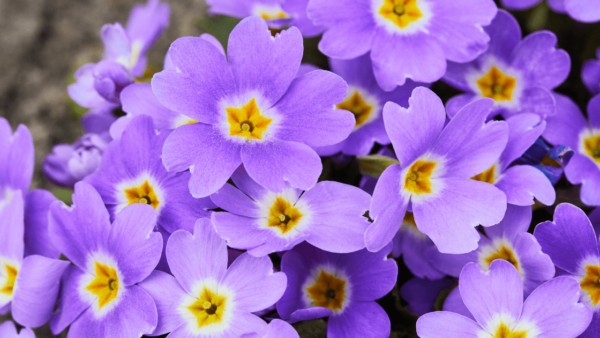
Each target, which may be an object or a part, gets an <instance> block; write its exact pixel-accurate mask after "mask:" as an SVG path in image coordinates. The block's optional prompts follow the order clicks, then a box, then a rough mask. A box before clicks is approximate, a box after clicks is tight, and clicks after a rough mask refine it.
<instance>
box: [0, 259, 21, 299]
mask: <svg viewBox="0 0 600 338" xmlns="http://www.w3.org/2000/svg"><path fill="white" fill-rule="evenodd" d="M4 272H5V278H4V285H0V293H3V294H5V295H8V296H12V294H13V291H14V290H15V281H16V280H17V274H18V273H19V270H18V269H17V268H16V267H15V266H13V265H10V264H7V263H5V264H4Z"/></svg>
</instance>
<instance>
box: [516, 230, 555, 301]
mask: <svg viewBox="0 0 600 338" xmlns="http://www.w3.org/2000/svg"><path fill="white" fill-rule="evenodd" d="M512 242H513V245H514V249H515V252H517V254H518V255H519V261H520V264H521V269H522V271H523V274H524V277H525V294H526V295H528V294H529V293H531V291H533V289H535V288H536V287H537V286H538V285H540V284H541V283H543V282H545V281H547V280H549V279H551V278H552V277H554V274H555V268H554V263H552V259H550V256H548V255H547V254H545V253H543V252H542V247H541V246H540V244H539V243H538V241H537V240H536V239H535V237H534V236H533V235H532V234H530V233H527V232H523V233H520V234H518V235H517V236H515V238H514V239H513V240H512Z"/></svg>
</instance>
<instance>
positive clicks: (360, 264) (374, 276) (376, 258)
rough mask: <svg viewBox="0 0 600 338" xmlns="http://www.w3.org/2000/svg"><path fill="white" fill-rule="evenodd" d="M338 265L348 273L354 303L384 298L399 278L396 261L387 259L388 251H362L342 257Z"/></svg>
mask: <svg viewBox="0 0 600 338" xmlns="http://www.w3.org/2000/svg"><path fill="white" fill-rule="evenodd" d="M337 264H338V265H341V266H344V267H345V269H346V271H348V274H349V278H350V280H351V282H352V301H358V302H371V301H375V300H377V299H379V298H382V297H383V296H385V295H386V294H388V293H389V292H390V291H392V289H393V288H394V285H395V284H396V280H397V277H398V266H397V264H396V261H395V260H394V259H392V258H388V257H387V250H382V251H380V252H376V253H371V252H368V251H366V250H361V251H358V252H354V253H351V254H348V255H341V256H339V258H338V260H337Z"/></svg>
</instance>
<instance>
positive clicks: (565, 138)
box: [543, 94, 587, 149]
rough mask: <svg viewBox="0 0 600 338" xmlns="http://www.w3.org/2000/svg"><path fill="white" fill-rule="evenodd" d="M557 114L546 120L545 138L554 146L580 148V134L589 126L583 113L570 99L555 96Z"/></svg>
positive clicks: (559, 95) (558, 95)
mask: <svg viewBox="0 0 600 338" xmlns="http://www.w3.org/2000/svg"><path fill="white" fill-rule="evenodd" d="M554 99H555V100H556V114H554V115H552V116H548V118H547V119H546V129H545V130H544V134H543V136H544V138H545V139H546V140H547V141H548V142H550V143H552V144H554V145H559V144H562V145H566V146H569V147H571V148H572V149H578V148H579V133H580V132H581V131H582V130H583V129H584V128H585V127H586V126H587V121H586V120H585V118H584V117H583V113H582V112H581V110H580V109H579V107H578V106H577V104H575V102H573V100H571V99H570V98H569V97H567V96H565V95H561V94H554Z"/></svg>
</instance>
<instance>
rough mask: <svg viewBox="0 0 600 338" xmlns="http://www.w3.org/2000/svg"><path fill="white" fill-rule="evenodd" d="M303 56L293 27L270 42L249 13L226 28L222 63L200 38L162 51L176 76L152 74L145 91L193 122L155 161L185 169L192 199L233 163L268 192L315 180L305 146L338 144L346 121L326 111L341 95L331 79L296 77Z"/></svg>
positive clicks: (315, 74) (215, 185) (317, 163)
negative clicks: (149, 89) (228, 31)
mask: <svg viewBox="0 0 600 338" xmlns="http://www.w3.org/2000/svg"><path fill="white" fill-rule="evenodd" d="M302 51H303V48H302V37H301V35H300V33H299V32H298V30H297V29H296V28H294V27H292V28H290V29H288V30H286V31H283V32H281V33H278V34H277V35H276V36H275V37H273V36H271V33H270V32H269V30H268V28H267V25H266V23H265V22H264V21H263V20H262V19H260V18H257V17H251V18H246V19H244V20H242V22H240V23H239V24H238V25H237V26H236V27H235V28H234V30H233V31H232V32H231V35H230V37H229V43H228V53H227V58H226V57H225V55H223V53H222V52H221V51H220V50H219V49H218V48H217V47H215V46H214V45H213V44H212V43H210V42H207V41H206V40H204V39H202V38H180V39H178V40H176V41H175V42H174V43H173V44H172V45H171V48H170V55H171V59H172V61H173V63H174V64H175V65H176V67H177V71H172V70H171V71H169V70H165V71H162V72H160V73H158V74H156V75H155V76H154V78H153V80H152V89H153V91H154V94H155V95H156V97H157V98H158V100H159V101H160V102H161V103H162V104H163V105H164V106H165V107H167V108H168V109H171V110H173V111H176V112H179V113H184V114H186V115H187V116H190V117H191V118H193V119H196V120H198V121H199V122H198V123H195V124H190V125H184V126H182V127H179V128H177V129H175V130H174V131H173V132H172V133H171V134H170V135H169V137H168V138H167V140H166V142H165V146H164V148H163V163H164V165H165V167H166V168H167V170H168V171H172V172H179V171H185V170H188V169H190V173H191V178H190V183H189V187H190V191H191V193H192V195H193V196H194V197H205V196H208V195H210V194H212V193H214V192H215V191H217V190H218V189H220V188H221V187H222V186H223V185H224V184H225V182H227V180H228V179H229V177H230V176H231V174H232V173H233V172H234V171H235V170H236V169H237V168H238V167H239V166H240V165H242V164H243V166H244V168H245V169H246V171H247V172H248V174H249V175H250V177H252V179H253V180H255V181H256V182H258V183H259V184H261V185H263V186H265V187H267V188H269V189H271V190H274V191H279V190H281V189H283V188H284V187H285V184H286V182H289V183H290V184H291V185H292V186H293V187H295V188H299V189H303V190H306V189H309V188H311V187H312V186H313V185H314V184H315V183H316V182H317V178H318V177H319V174H320V173H321V169H322V165H321V160H320V158H319V156H318V155H317V153H316V152H315V151H314V150H313V149H312V148H311V147H317V146H327V145H331V144H335V143H338V142H340V141H342V140H343V139H345V138H346V137H347V136H348V134H349V133H350V131H351V130H352V127H353V125H354V119H353V116H352V114H350V113H349V112H346V111H341V110H340V111H338V110H335V109H334V105H335V104H337V103H339V102H341V101H342V100H343V98H344V96H345V93H346V90H347V86H346V84H345V83H344V81H343V80H342V79H341V78H340V77H339V76H337V75H335V74H333V73H330V72H326V71H322V70H316V71H312V72H309V73H307V74H304V75H301V76H299V77H296V74H297V73H298V69H299V67H300V61H301V58H302ZM215 158H218V159H219V160H218V161H215Z"/></svg>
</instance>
